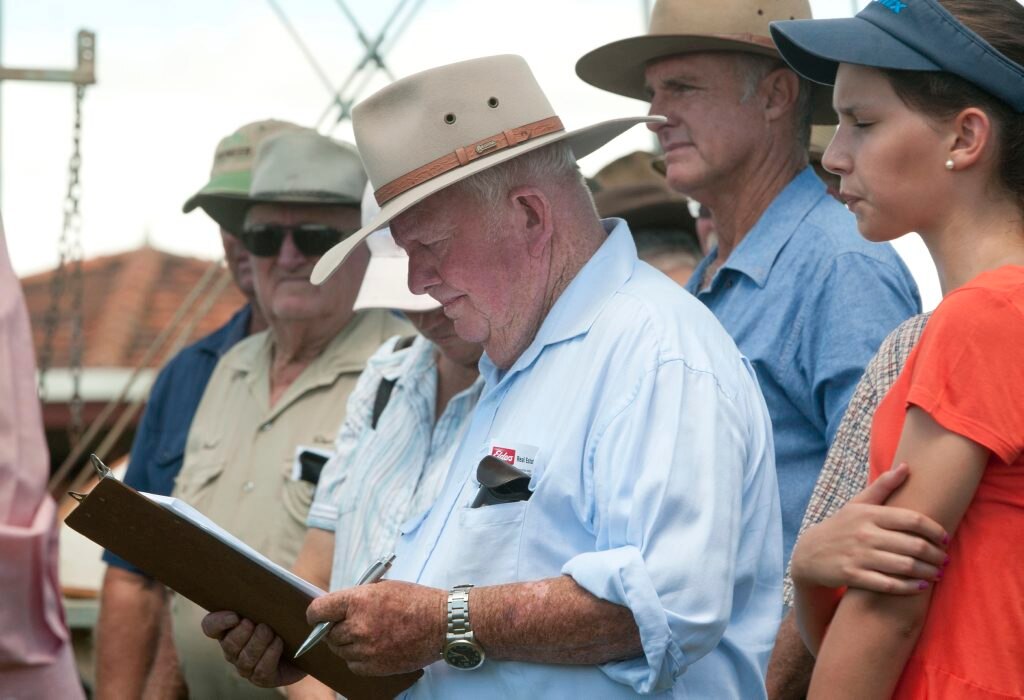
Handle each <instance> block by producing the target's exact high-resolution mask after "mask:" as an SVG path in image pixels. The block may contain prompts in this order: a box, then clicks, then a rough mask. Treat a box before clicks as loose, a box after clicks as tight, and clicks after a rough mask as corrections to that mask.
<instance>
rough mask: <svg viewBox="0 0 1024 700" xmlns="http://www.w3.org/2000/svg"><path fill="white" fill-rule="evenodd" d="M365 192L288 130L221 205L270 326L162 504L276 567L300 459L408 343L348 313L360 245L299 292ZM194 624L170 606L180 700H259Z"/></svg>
mask: <svg viewBox="0 0 1024 700" xmlns="http://www.w3.org/2000/svg"><path fill="white" fill-rule="evenodd" d="M365 184H366V175H365V174H364V172H363V167H362V163H361V161H360V160H359V155H358V153H357V152H356V150H355V148H354V147H352V146H350V145H348V144H344V143H338V142H336V141H333V140H331V139H328V138H325V137H323V136H320V135H319V134H317V133H316V132H314V131H311V130H307V129H296V130H292V131H286V132H282V133H279V134H276V135H274V136H272V137H270V138H268V139H267V140H265V141H264V142H263V144H262V145H261V146H260V149H259V151H258V152H257V155H256V160H255V163H254V166H253V174H252V183H251V185H250V189H249V194H248V196H247V197H246V198H245V199H244V200H236V201H234V202H230V203H228V206H227V207H225V208H224V216H225V220H226V221H227V223H228V224H229V226H231V228H232V230H236V231H238V241H239V242H240V244H241V245H242V246H243V247H244V248H245V250H246V251H247V254H248V257H249V262H250V265H251V268H252V274H253V284H254V288H255V293H256V299H257V302H258V304H259V306H260V308H261V309H262V310H263V313H264V315H265V317H266V319H267V323H268V325H269V328H268V330H267V331H266V332H264V333H259V334H257V335H254V336H252V337H250V338H247V339H246V340H244V341H242V342H241V343H239V344H238V345H236V346H235V347H234V348H232V350H231V351H230V352H228V353H227V354H226V355H224V357H223V358H222V359H221V361H220V363H219V364H218V366H217V368H216V369H215V370H214V372H213V376H212V377H211V378H210V382H209V384H208V385H207V387H206V391H205V393H204V394H203V398H202V401H201V402H200V404H199V409H198V410H197V411H196V415H195V418H194V419H193V421H192V425H191V428H190V430H189V435H188V441H187V445H186V449H185V460H184V465H183V467H182V469H181V472H180V474H179V475H178V478H177V481H176V484H175V489H174V494H173V495H175V496H176V497H178V498H181V499H182V500H184V501H186V502H187V503H190V504H191V505H192V506H194V507H195V508H197V509H198V510H200V511H201V512H203V513H204V514H206V515H207V516H209V517H210V518H211V519H213V520H214V521H215V522H217V523H219V524H221V525H222V526H223V527H225V528H226V529H227V530H229V531H230V532H231V533H232V534H234V535H235V536H237V537H239V538H240V539H242V540H243V541H245V542H247V543H248V544H249V545H251V546H252V547H254V548H256V549H257V550H259V551H260V552H262V553H263V554H265V555H266V556H268V557H269V558H271V559H272V560H274V561H275V562H277V563H278V564H280V565H282V566H285V567H290V566H292V564H293V563H294V561H295V558H296V556H297V555H298V552H299V549H300V547H301V544H302V541H303V538H304V536H305V532H306V517H307V514H308V511H309V507H310V503H311V502H312V498H313V492H314V489H315V487H316V481H317V479H318V473H317V472H316V470H311V469H309V468H308V467H307V468H303V460H301V459H299V457H298V455H300V454H301V453H307V454H308V453H314V454H315V453H322V454H324V455H326V454H328V453H329V452H330V451H331V450H332V449H333V445H334V438H335V435H336V433H337V431H338V426H339V425H340V424H341V423H342V420H343V419H344V417H345V406H346V402H347V400H348V395H349V393H350V392H351V391H352V389H353V388H354V387H355V385H356V380H357V378H358V376H359V374H360V372H362V370H363V368H364V367H365V365H366V362H367V360H368V359H369V358H370V356H372V355H373V353H374V352H375V351H376V350H377V348H378V347H380V345H381V344H382V343H383V342H384V341H385V340H387V339H388V338H391V337H393V336H396V335H408V334H409V333H410V332H411V329H410V326H409V325H408V324H407V323H406V322H404V321H403V320H401V319H399V318H397V317H396V316H394V315H393V314H391V313H390V312H388V311H385V310H382V309H372V310H367V311H363V312H358V313H357V312H356V311H355V310H354V309H353V304H354V302H355V299H356V296H357V294H358V292H359V287H360V284H361V283H362V280H363V276H364V273H365V271H366V267H367V262H368V259H369V253H368V251H367V250H366V247H365V246H361V250H360V251H359V252H358V254H357V255H355V256H353V258H352V259H351V260H350V262H351V264H347V265H345V267H344V268H343V269H342V270H341V272H340V273H339V274H338V275H337V276H336V277H335V278H334V279H332V281H331V283H330V284H327V285H322V286H319V287H318V286H316V285H313V284H312V283H311V282H310V281H309V276H310V273H311V271H312V269H313V266H314V265H315V264H316V263H317V261H318V260H319V259H320V256H321V255H322V254H323V253H324V252H326V251H327V250H328V249H329V248H330V247H332V246H333V245H335V244H336V243H338V242H339V241H341V240H342V239H343V238H344V237H346V236H347V235H348V234H349V233H351V232H353V231H355V230H356V229H358V228H359V223H360V200H361V198H362V194H363V188H364V186H365ZM204 614H205V613H204V612H203V611H202V610H201V609H200V608H198V607H197V606H195V605H194V604H193V603H191V602H189V601H187V600H185V599H183V598H181V597H177V598H176V599H175V600H174V603H173V605H172V613H171V615H172V620H173V632H174V645H175V647H176V650H177V653H178V657H179V659H180V662H181V669H182V672H183V674H184V677H185V681H186V683H187V685H188V689H189V693H190V695H191V696H192V697H216V698H232V697H242V696H244V697H247V698H252V697H259V696H260V691H257V690H255V689H254V688H252V686H250V685H249V684H248V683H247V682H246V681H245V680H244V679H242V678H239V677H238V676H237V674H235V673H234V671H233V669H232V668H231V667H230V666H228V665H226V664H224V662H223V656H222V654H221V652H220V649H219V647H218V645H217V644H216V642H213V641H212V640H210V639H207V638H206V637H204V636H203V635H202V632H201V630H200V625H199V621H200V619H201V618H202V617H203V615H204ZM266 692H267V697H279V696H278V695H277V694H276V693H275V692H273V691H266Z"/></svg>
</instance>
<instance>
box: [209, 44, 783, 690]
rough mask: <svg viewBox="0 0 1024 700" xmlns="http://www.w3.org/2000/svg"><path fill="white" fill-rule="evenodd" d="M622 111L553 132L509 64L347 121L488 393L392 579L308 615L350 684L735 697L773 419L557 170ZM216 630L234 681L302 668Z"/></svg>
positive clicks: (761, 643)
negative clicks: (344, 666)
mask: <svg viewBox="0 0 1024 700" xmlns="http://www.w3.org/2000/svg"><path fill="white" fill-rule="evenodd" d="M657 121H660V118H658V117H646V118H645V117H638V118H631V119H618V120H609V121H605V122H601V123H598V124H595V125H592V126H588V127H584V128H582V129H577V130H574V131H567V130H566V129H565V128H564V126H563V125H562V123H561V121H560V120H559V118H558V116H557V115H555V113H554V110H553V109H552V108H551V105H550V104H549V103H548V101H547V99H546V97H545V96H544V94H543V92H542V91H541V90H540V87H539V86H538V85H537V82H536V80H535V79H534V77H533V75H532V74H531V73H530V70H529V68H528V67H527V66H526V63H525V62H524V61H523V60H522V59H521V58H519V57H517V56H493V57H489V58H481V59H476V60H472V61H464V62H462V63H456V64H452V65H448V66H443V67H441V68H435V69H432V70H428V71H425V72H423V73H418V74H416V75H413V76H410V77H408V78H404V79H403V80H400V81H398V82H396V83H394V84H393V85H391V86H389V87H387V88H384V89H383V90H381V91H380V92H378V93H377V94H376V95H374V96H372V97H370V98H369V99H367V100H366V101H365V102H363V103H362V104H360V105H358V106H357V107H356V108H355V110H354V112H353V127H354V130H355V134H356V142H357V143H358V145H359V150H360V154H361V155H362V158H363V161H364V163H365V164H366V167H367V172H368V174H369V176H370V181H371V182H372V184H373V187H374V190H375V194H376V198H377V201H378V202H379V203H380V204H381V212H380V214H379V215H377V216H376V217H375V218H374V219H373V220H372V221H371V222H370V224H369V225H368V226H366V227H365V228H364V229H362V230H360V231H359V232H357V233H356V234H354V235H353V236H350V237H349V238H347V239H346V240H344V241H342V242H341V243H340V244H339V245H338V246H337V247H336V248H334V249H333V250H332V251H329V252H328V253H326V254H325V255H324V256H323V257H322V258H321V259H320V262H319V263H318V264H317V266H316V268H315V269H314V271H313V280H314V281H317V282H319V281H323V280H325V279H327V278H328V277H329V276H330V275H331V273H332V272H333V270H334V269H335V267H336V266H337V265H339V264H340V263H341V262H342V261H344V260H345V259H346V257H347V256H348V255H349V253H350V252H351V251H352V250H354V249H355V248H356V247H357V246H358V245H359V242H360V241H361V240H362V239H363V237H364V236H365V235H367V234H368V233H369V232H370V231H372V230H374V229H376V228H379V227H381V226H385V225H387V224H388V223H389V222H390V227H391V231H392V233H393V234H394V237H395V241H396V242H397V243H398V244H399V245H400V246H401V247H402V248H404V249H405V250H406V251H407V252H408V254H409V286H410V288H411V289H412V291H413V292H416V293H420V294H423V293H427V294H430V296H432V297H433V298H434V299H436V300H437V301H439V302H440V303H441V304H442V305H443V307H444V313H445V314H446V315H447V316H448V317H449V318H450V319H452V321H453V322H454V327H455V332H456V333H457V334H458V335H459V336H461V337H462V338H463V339H465V340H468V341H472V342H478V343H481V344H482V345H483V348H484V351H485V354H484V356H483V357H482V358H481V361H480V370H481V375H482V376H483V377H484V380H485V388H484V390H483V393H482V395H481V397H480V401H479V403H478V404H477V408H476V411H475V413H474V415H473V417H472V419H471V421H470V425H469V427H468V428H467V430H466V433H465V436H464V437H463V439H462V442H461V445H460V447H459V450H458V452H457V453H456V456H455V458H454V460H453V462H452V464H451V467H450V469H449V472H448V477H447V480H446V481H445V485H444V486H443V487H442V489H441V492H440V495H439V496H438V498H437V500H436V501H435V502H434V505H433V506H432V507H431V508H430V510H429V512H427V513H425V514H423V515H422V516H421V517H419V518H417V519H413V520H411V521H409V522H407V523H405V524H404V525H403V526H402V528H401V530H402V532H403V533H404V534H403V537H402V539H401V541H400V542H399V544H398V549H397V551H396V554H397V559H396V561H395V564H394V568H393V569H392V570H391V572H390V573H389V574H388V577H387V578H388V579H389V580H385V581H381V582H379V583H375V584H373V585H364V586H355V587H354V588H348V589H344V590H341V591H336V592H334V593H330V594H327V595H325V596H322V597H320V598H318V599H316V600H315V601H314V602H313V603H312V605H311V606H310V608H309V610H308V611H307V616H308V618H309V620H310V621H311V622H316V621H333V622H334V623H335V625H334V627H333V629H332V631H331V632H330V634H329V635H328V636H327V642H328V643H329V644H330V647H331V649H332V651H334V652H335V653H336V654H338V655H339V656H340V657H341V658H342V659H344V660H345V662H347V663H348V665H349V667H350V668H351V669H352V670H353V671H355V672H357V673H362V674H370V675H392V674H396V673H400V672H404V671H413V670H416V669H421V668H422V669H424V674H423V676H422V678H420V679H419V680H418V681H416V683H415V685H413V686H412V687H411V688H410V689H409V691H408V693H407V695H406V697H410V698H428V697H429V698H460V697H461V698H522V697H530V696H538V695H539V696H545V697H558V698H561V697H572V696H580V697H586V698H602V699H605V698H632V697H635V696H636V694H637V693H644V694H652V693H660V696H661V697H677V698H683V697H699V698H721V697H742V698H756V697H758V695H763V689H764V683H763V680H762V676H761V669H760V666H759V664H758V656H759V654H760V653H761V652H762V650H763V649H765V648H767V647H768V646H769V645H770V644H771V640H772V638H773V636H774V634H775V629H776V627H777V626H778V618H779V613H780V606H779V599H780V598H779V596H780V595H781V579H782V557H781V552H780V549H781V532H780V530H781V526H780V516H779V505H778V486H777V483H776V481H775V473H774V468H773V466H774V465H773V464H772V453H771V438H770V435H769V430H770V422H769V419H768V415H767V411H766V410H765V408H764V403H763V401H762V400H761V397H760V395H759V391H758V388H757V381H756V378H755V377H754V373H753V370H752V369H751V368H750V366H749V365H748V364H747V363H746V362H745V361H744V360H743V358H742V357H741V356H740V354H739V352H738V351H737V350H736V347H735V345H734V343H733V342H732V340H731V339H730V338H729V337H728V334H727V333H726V332H725V331H724V329H722V327H721V325H720V324H719V323H718V321H716V320H715V318H714V316H713V315H712V314H711V313H709V312H708V310H707V309H706V308H704V307H703V306H702V305H701V304H699V303H698V302H697V301H696V300H695V299H694V298H693V297H692V296H691V295H689V294H686V293H685V292H684V291H683V290H682V289H681V288H680V287H679V286H678V285H676V284H675V283H673V282H672V281H671V280H669V279H668V278H667V277H665V276H664V275H662V274H661V273H659V272H657V271H656V270H655V269H654V268H652V267H650V266H649V265H646V264H644V263H642V262H640V261H639V260H638V258H637V253H636V248H635V246H634V245H633V240H632V236H631V234H630V231H629V226H628V225H627V224H626V223H625V222H624V221H622V220H621V219H606V220H605V221H603V222H602V221H601V220H600V219H598V216H597V213H596V212H595V210H594V204H593V201H592V200H591V198H590V194H589V192H588V191H587V188H586V185H585V184H584V182H583V179H582V177H581V176H580V173H579V170H578V168H577V165H576V159H577V158H580V157H582V156H584V155H586V154H587V153H590V152H592V151H594V150H595V149H596V148H598V147H600V146H601V145H602V144H604V143H606V142H607V141H609V140H610V139H611V138H613V137H615V136H616V135H618V134H619V133H621V132H622V131H624V130H625V129H627V128H628V127H630V126H632V125H635V124H638V123H641V122H657ZM250 623H251V621H250V622H249V623H247V622H240V621H239V619H238V616H236V615H234V614H233V613H224V612H215V613H211V614H210V615H209V616H208V617H207V618H206V619H205V620H204V622H203V625H204V631H205V632H206V634H207V635H209V636H211V637H214V638H216V639H219V640H220V642H221V647H222V649H223V651H224V654H225V656H226V657H227V658H228V659H231V660H234V662H235V664H236V666H237V668H238V670H239V671H240V672H241V673H242V675H245V676H247V677H249V678H250V680H252V681H253V682H255V683H257V684H262V685H282V684H287V683H290V682H293V681H295V680H296V679H297V678H298V677H299V674H298V673H296V669H295V668H294V667H292V666H289V665H288V664H287V663H286V662H285V663H282V662H283V661H284V660H285V658H286V657H284V656H283V655H282V651H283V649H284V644H283V642H282V641H280V640H274V638H273V635H271V634H269V633H267V630H266V629H263V631H262V632H260V633H259V634H256V633H254V632H253V630H254V629H257V628H256V627H255V626H253V625H251V624H250Z"/></svg>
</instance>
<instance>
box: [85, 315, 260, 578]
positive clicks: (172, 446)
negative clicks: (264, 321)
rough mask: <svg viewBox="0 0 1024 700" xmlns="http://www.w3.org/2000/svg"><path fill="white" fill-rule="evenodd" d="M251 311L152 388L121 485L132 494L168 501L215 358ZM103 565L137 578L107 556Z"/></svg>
mask: <svg viewBox="0 0 1024 700" xmlns="http://www.w3.org/2000/svg"><path fill="white" fill-rule="evenodd" d="M251 318H252V308H251V307H250V306H249V305H248V304H246V305H245V306H243V307H242V308H241V309H239V310H238V311H236V312H235V315H234V316H232V317H231V320H229V321H228V322H227V323H225V324H224V325H223V326H221V327H220V328H218V329H217V330H215V331H214V332H213V333H211V334H210V335H208V336H206V337H205V338H200V339H199V340H197V341H196V342H195V343H193V344H192V345H189V346H188V347H187V348H185V349H184V350H182V351H181V352H179V353H178V354H177V355H175V356H174V357H173V358H171V361H170V362H168V363H167V364H166V365H164V367H163V369H161V370H160V374H158V375H157V378H156V381H155V382H153V388H152V389H151V390H150V392H149V400H148V401H147V402H146V410H145V412H143V414H142V420H141V421H139V429H138V431H137V432H136V433H135V440H134V441H133V442H132V451H131V459H130V461H129V462H128V473H127V474H125V477H124V483H126V484H128V485H129V486H131V487H132V488H134V489H136V490H137V491H145V492H147V493H155V494H159V495H161V496H170V495H171V490H172V489H174V479H175V477H177V476H178V472H179V471H181V463H182V460H183V459H184V456H185V439H186V438H187V437H188V429H189V426H190V425H191V424H192V416H193V415H195V412H196V409H197V408H198V407H199V400H200V399H201V398H203V391H204V390H205V389H206V383H207V382H208V381H210V375H211V374H213V368H214V367H216V366H217V362H218V361H219V360H220V358H221V356H222V355H223V354H224V353H226V352H227V351H228V350H230V349H231V347H232V346H233V345H234V344H235V343H237V342H238V341H239V340H242V339H243V338H245V337H246V335H248V331H249V320H250V319H251ZM103 561H105V562H107V564H110V565H111V566H117V567H119V568H122V569H127V570H128V571H133V572H135V573H142V572H140V571H139V570H138V569H136V568H135V567H134V566H132V565H131V564H129V563H128V562H126V561H125V560H124V559H121V558H120V557H118V556H117V555H115V554H113V553H112V552H106V551H105V552H104V553H103Z"/></svg>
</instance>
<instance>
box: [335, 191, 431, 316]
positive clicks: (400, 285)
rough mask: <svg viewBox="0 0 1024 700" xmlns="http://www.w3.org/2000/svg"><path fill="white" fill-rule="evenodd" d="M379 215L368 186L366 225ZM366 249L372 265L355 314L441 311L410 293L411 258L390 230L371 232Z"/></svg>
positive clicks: (424, 296) (425, 296) (421, 296)
mask: <svg viewBox="0 0 1024 700" xmlns="http://www.w3.org/2000/svg"><path fill="white" fill-rule="evenodd" d="M378 213H380V207H379V206H378V205H377V201H376V200H375V199H374V198H373V188H372V187H370V186H369V184H367V187H366V193H365V194H364V195H363V206H362V224H363V226H365V225H366V224H368V223H369V222H370V221H371V220H372V219H373V218H374V217H376V216H377V214H378ZM366 246H367V247H368V248H369V249H370V262H369V264H368V265H367V266H366V274H365V275H363V283H362V284H361V285H359V294H357V295H356V301H355V303H354V304H353V305H352V309H353V310H354V311H363V310H365V309H395V310H396V311H407V312H412V313H423V312H424V311H434V310H436V309H439V308H441V305H440V304H439V303H438V302H437V301H435V300H434V298H433V297H432V296H430V295H429V294H413V293H412V292H411V291H409V282H408V279H409V256H408V255H406V253H405V251H404V250H402V249H401V248H399V247H398V244H397V243H395V239H394V238H392V237H391V230H390V229H387V228H382V229H380V230H379V231H374V232H373V233H371V234H370V235H369V236H368V237H367V238H366Z"/></svg>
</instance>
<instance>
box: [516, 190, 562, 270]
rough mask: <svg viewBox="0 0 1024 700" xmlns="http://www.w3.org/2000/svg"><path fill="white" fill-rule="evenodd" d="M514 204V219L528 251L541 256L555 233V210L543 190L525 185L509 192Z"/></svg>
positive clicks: (530, 254)
mask: <svg viewBox="0 0 1024 700" xmlns="http://www.w3.org/2000/svg"><path fill="white" fill-rule="evenodd" d="M508 198H509V202H510V204H511V206H512V220H513V223H514V225H515V227H516V229H517V230H518V231H519V232H520V233H522V235H523V236H524V238H525V240H526V251H527V253H528V254H529V256H530V257H531V258H539V257H540V256H541V255H542V254H543V252H544V250H545V249H546V248H547V247H548V245H550V243H551V238H552V236H553V235H554V230H555V223H554V211H553V209H552V207H551V201H550V200H549V199H548V196H547V194H546V193H544V192H543V191H541V190H539V189H537V188H536V187H532V186H529V185H525V186H522V187H516V188H513V189H512V190H511V191H510V192H509V193H508Z"/></svg>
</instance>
